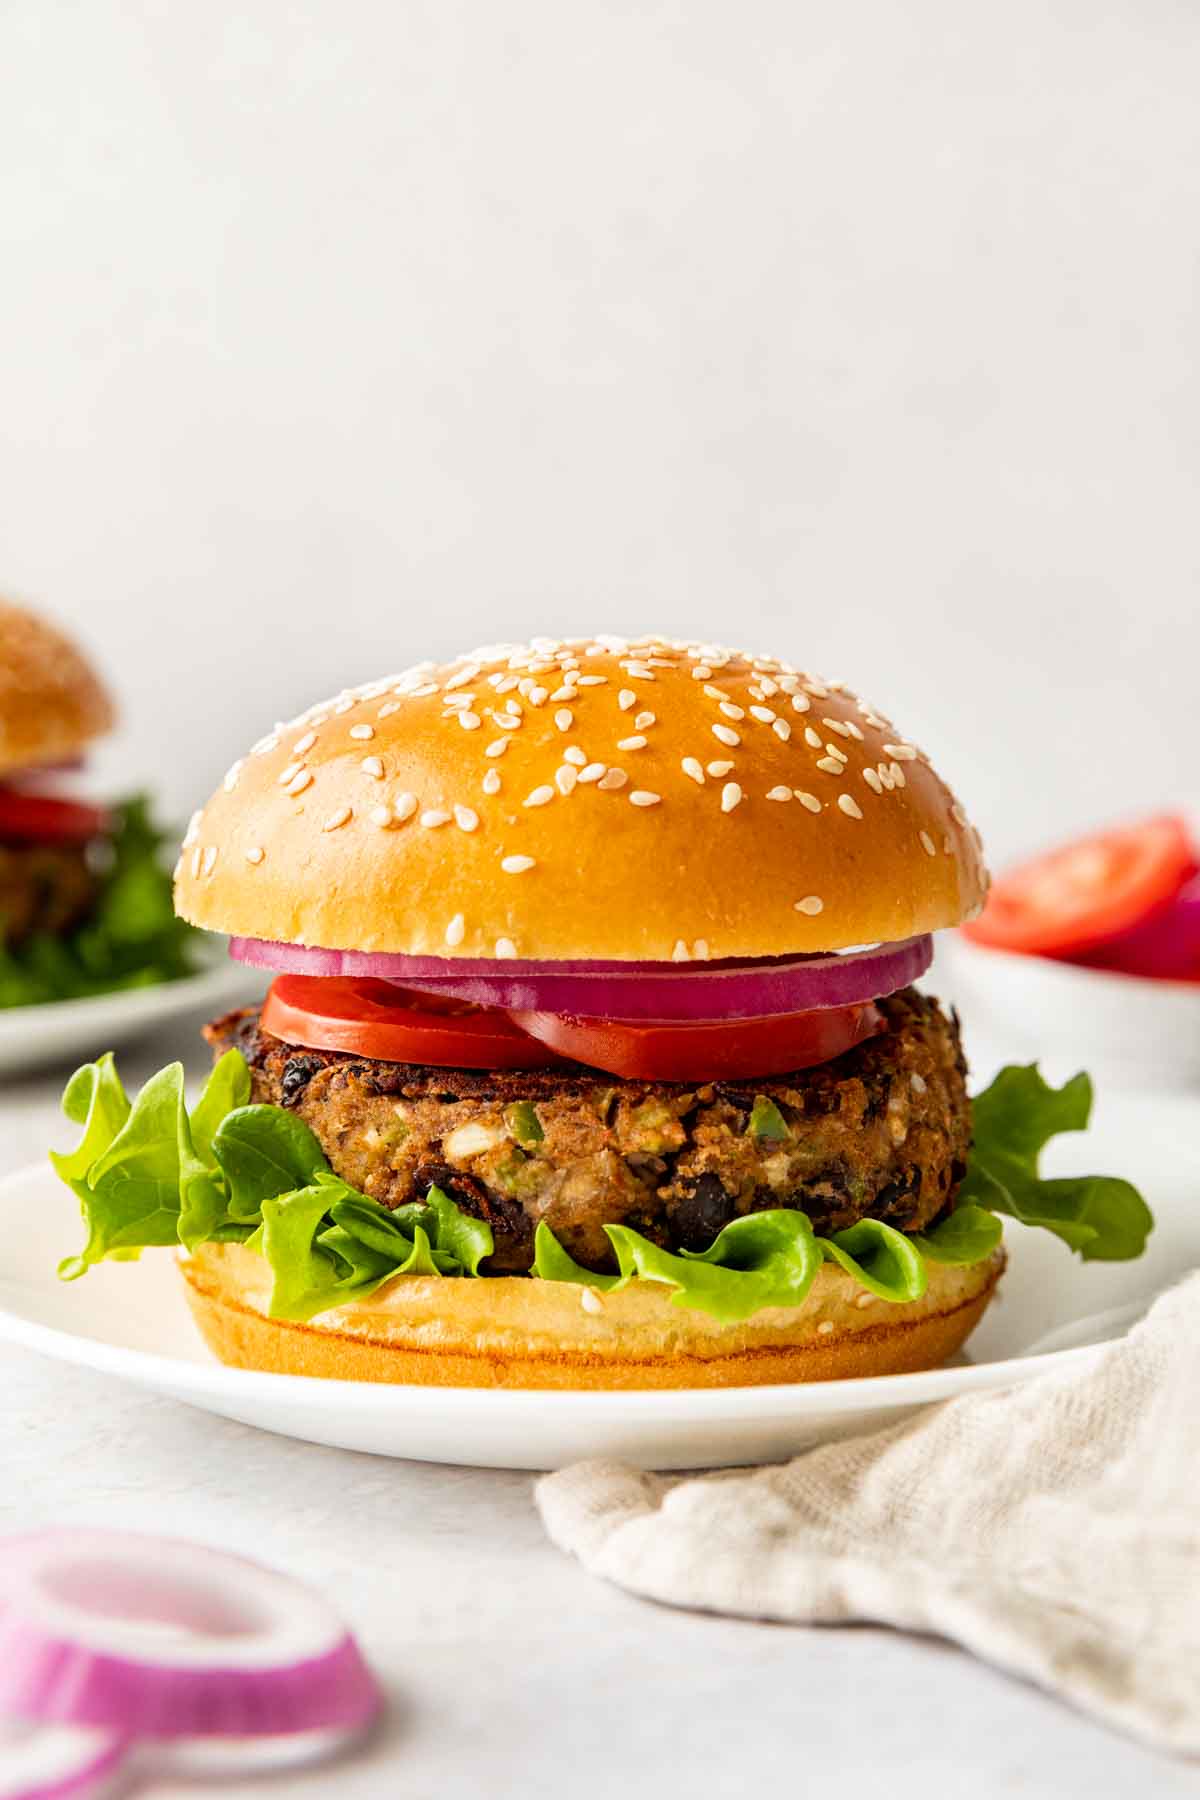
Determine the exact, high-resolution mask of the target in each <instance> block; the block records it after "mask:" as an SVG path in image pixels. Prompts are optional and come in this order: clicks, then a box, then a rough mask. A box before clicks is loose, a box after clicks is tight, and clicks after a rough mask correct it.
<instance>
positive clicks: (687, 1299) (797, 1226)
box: [533, 1207, 821, 1324]
mask: <svg viewBox="0 0 1200 1800" xmlns="http://www.w3.org/2000/svg"><path fill="white" fill-rule="evenodd" d="M604 1230H605V1233H606V1235H607V1237H608V1239H609V1242H610V1243H611V1244H612V1247H613V1249H614V1250H615V1251H616V1254H617V1266H618V1268H619V1269H620V1274H619V1275H596V1274H593V1273H592V1271H591V1270H590V1269H584V1268H582V1267H581V1266H580V1265H579V1264H578V1263H577V1262H575V1261H574V1259H573V1258H572V1257H571V1256H569V1255H568V1253H567V1252H566V1251H565V1250H564V1249H563V1247H562V1245H561V1244H560V1243H559V1242H558V1239H557V1238H556V1237H555V1236H554V1234H553V1232H552V1231H551V1230H550V1228H549V1226H548V1225H546V1224H545V1223H544V1222H543V1223H542V1224H539V1226H538V1228H537V1232H536V1234H535V1243H534V1265H533V1268H534V1274H535V1275H540V1276H541V1277H542V1279H543V1280H546V1281H581V1282H583V1283H585V1284H586V1285H587V1286H589V1287H595V1288H600V1289H602V1290H604V1291H608V1290H611V1289H613V1288H620V1287H624V1286H625V1284H626V1283H627V1282H630V1281H633V1280H640V1281H659V1282H662V1283H663V1285H664V1286H666V1287H670V1288H673V1289H674V1292H673V1293H672V1295H671V1302H672V1305H674V1306H690V1307H695V1308H697V1309H698V1310H699V1311H700V1312H706V1313H709V1314H710V1315H711V1316H712V1317H713V1318H714V1319H720V1320H721V1321H722V1323H724V1324H733V1323H734V1322H735V1321H737V1320H741V1319H748V1318H749V1317H750V1316H751V1314H752V1313H756V1312H761V1310H762V1309H763V1307H766V1306H799V1304H800V1302H801V1301H802V1300H803V1299H804V1296H805V1295H806V1294H807V1292H808V1290H809V1288H810V1287H811V1286H812V1284H813V1282H814V1281H815V1279H816V1276H817V1271H818V1269H819V1268H820V1267H821V1251H820V1248H819V1247H818V1244H817V1240H816V1238H815V1237H814V1236H813V1228H812V1226H811V1224H810V1223H809V1220H808V1216H807V1214H805V1213H802V1212H795V1211H793V1210H792V1209H791V1208H787V1207H776V1208H772V1209H771V1210H770V1211H767V1212H758V1213H747V1214H746V1216H745V1218H742V1219H734V1220H733V1221H732V1222H731V1223H730V1224H728V1225H726V1226H725V1228H724V1230H723V1231H721V1232H720V1233H719V1234H718V1235H717V1237H716V1238H715V1239H714V1240H713V1242H712V1243H711V1244H710V1245H709V1247H708V1249H707V1250H701V1251H689V1250H684V1251H683V1252H681V1254H679V1255H678V1256H677V1255H675V1254H674V1253H673V1252H672V1251H670V1250H662V1249H660V1248H659V1246H658V1245H657V1244H652V1243H651V1242H650V1240H649V1239H648V1238H645V1237H643V1236H642V1234H641V1232H639V1231H633V1230H631V1228H630V1227H629V1226H628V1225H606V1226H605V1227H604Z"/></svg>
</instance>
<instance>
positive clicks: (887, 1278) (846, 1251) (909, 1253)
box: [817, 1219, 928, 1302]
mask: <svg viewBox="0 0 1200 1800" xmlns="http://www.w3.org/2000/svg"><path fill="white" fill-rule="evenodd" d="M817 1242H818V1243H819V1244H820V1246H821V1254H822V1255H823V1256H824V1257H825V1259H826V1261H827V1262H835V1263H838V1264H840V1266H841V1267H842V1268H843V1269H845V1271H846V1273H847V1275H853V1277H854V1279H855V1280H856V1281H857V1282H859V1283H860V1284H861V1285H862V1286H863V1287H865V1288H869V1289H870V1290H871V1292H872V1293H873V1294H878V1295H879V1298H880V1299H881V1300H893V1301H897V1302H903V1301H907V1300H919V1299H920V1298H921V1295H922V1294H923V1293H924V1292H925V1288H926V1284H927V1281H928V1276H927V1274H926V1271H925V1259H924V1257H923V1256H922V1255H921V1252H920V1251H919V1250H918V1249H917V1247H916V1245H915V1244H914V1243H913V1241H912V1239H911V1237H906V1236H905V1235H904V1233H903V1232H902V1231H897V1230H896V1228H895V1226H893V1225H885V1224H884V1223H883V1220H882V1219H859V1220H858V1222H857V1224H854V1225H851V1226H849V1227H848V1228H847V1229H846V1230H845V1231H835V1232H834V1234H833V1236H832V1237H828V1238H818V1239H817Z"/></svg>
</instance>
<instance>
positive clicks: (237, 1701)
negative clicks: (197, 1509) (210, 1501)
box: [0, 1530, 380, 1740]
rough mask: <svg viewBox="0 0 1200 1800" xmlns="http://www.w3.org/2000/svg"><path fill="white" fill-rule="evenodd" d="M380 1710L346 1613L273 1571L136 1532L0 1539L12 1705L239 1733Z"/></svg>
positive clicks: (68, 1717) (68, 1720)
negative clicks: (346, 1622) (344, 1617)
mask: <svg viewBox="0 0 1200 1800" xmlns="http://www.w3.org/2000/svg"><path fill="white" fill-rule="evenodd" d="M164 1627H167V1628H168V1629H166V1630H164ZM379 1704H380V1695H379V1690H378V1688H377V1686H376V1684H375V1681H374V1679H373V1677H372V1675H371V1673H370V1671H369V1670H368V1668H367V1666H366V1664H365V1663H364V1662H363V1659H362V1656H361V1655H360V1653H359V1650H358V1646H357V1645H356V1644H355V1642H354V1639H353V1638H352V1637H351V1635H350V1633H349V1632H348V1631H347V1629H346V1627H345V1625H344V1624H343V1623H342V1621H341V1619H340V1618H339V1617H338V1615H337V1614H336V1613H335V1612H334V1610H333V1608H332V1607H330V1606H329V1605H328V1604H327V1602H326V1601H325V1600H324V1599H323V1598H322V1597H321V1596H320V1595H319V1594H317V1593H315V1592H313V1590H312V1589H310V1588H308V1587H306V1586H305V1585H304V1584H303V1583H302V1582H298V1581H295V1580H293V1579H292V1578H291V1577H290V1576H287V1575H283V1574H281V1573H279V1572H277V1571H276V1570H274V1569H269V1568H265V1567H264V1566H262V1565H261V1564H259V1563H255V1562H251V1561H249V1560H248V1559H247V1558H245V1557H241V1556H234V1555H232V1554H230V1553H228V1552H226V1551H222V1550H213V1549H210V1548H208V1547H206V1546H204V1545H199V1544H187V1543H183V1542H180V1541H177V1540H175V1539H170V1538H157V1537H143V1536H141V1535H139V1534H137V1533H134V1532H121V1531H74V1530H72V1531H66V1530H59V1531H44V1532H39V1533H36V1534H33V1535H30V1536H23V1537H16V1538H9V1539H6V1540H5V1541H3V1542H2V1543H0V1714H6V1715H15V1716H17V1717H19V1718H22V1719H26V1720H30V1721H33V1722H36V1723H40V1724H44V1725H50V1724H61V1725H70V1726H81V1727H82V1726H87V1727H94V1728H100V1729H103V1730H105V1731H109V1732H115V1733H119V1734H121V1735H122V1736H123V1737H124V1738H126V1739H129V1740H133V1739H145V1738H154V1739H159V1740H163V1739H181V1738H188V1739H190V1738H207V1739H211V1738H221V1739H229V1738H249V1737H255V1738H257V1737H260V1736H263V1737H275V1736H277V1735H278V1736H283V1735H288V1734H303V1735H305V1736H310V1735H311V1734H312V1733H314V1732H320V1731H326V1732H339V1733H344V1734H347V1735H350V1734H353V1733H355V1732H357V1731H359V1730H361V1729H362V1728H363V1727H364V1726H365V1725H367V1724H369V1722H370V1721H371V1719H372V1718H373V1717H374V1716H375V1713H376V1712H377V1711H378V1708H379Z"/></svg>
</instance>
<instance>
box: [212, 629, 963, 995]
mask: <svg viewBox="0 0 1200 1800" xmlns="http://www.w3.org/2000/svg"><path fill="white" fill-rule="evenodd" d="M500 717H507V718H509V719H510V720H515V721H517V724H516V725H515V727H510V728H509V729H505V728H503V727H502V725H501V724H500V723H498V719H499V718H500ZM810 737H811V738H812V739H815V742H813V741H810ZM489 752H490V753H489ZM722 765H726V766H724V767H723V766H722ZM689 771H690V772H689ZM772 796H774V797H772ZM513 858H516V859H518V860H517V861H516V862H512V861H510V860H509V859H513ZM526 859H527V860H526ZM986 887H987V877H986V874H985V871H984V868H983V863H982V861H981V858H980V851H979V841H978V837H977V835H976V834H975V833H974V831H973V830H972V829H971V827H970V826H969V825H968V823H967V819H966V815H965V813H964V812H963V811H962V808H961V807H960V806H959V805H958V804H957V802H956V801H955V799H954V796H953V794H952V793H951V792H950V790H949V789H948V788H947V787H946V785H945V784H944V782H942V781H941V780H940V779H939V777H938V776H937V775H936V774H935V773H934V771H933V770H932V769H931V768H930V766H929V764H928V762H927V761H926V760H925V758H924V756H923V755H922V754H921V753H920V752H919V751H918V750H916V749H915V748H914V747H913V746H912V745H910V744H908V743H907V742H906V741H905V739H904V737H903V734H902V733H901V732H900V731H899V730H898V729H897V728H896V727H894V726H893V725H892V724H891V723H890V722H889V721H888V720H886V719H885V718H884V717H883V716H882V715H881V714H878V713H875V712H873V711H872V710H871V708H870V707H868V706H866V705H865V704H863V703H860V702H859V701H858V700H857V699H856V698H855V696H853V695H852V694H850V693H849V692H848V691H846V690H845V689H843V688H841V687H838V688H837V689H832V688H830V687H829V685H828V684H827V683H825V682H822V681H819V680H817V679H816V678H814V677H812V676H809V675H807V674H803V673H801V672H799V671H797V670H795V669H793V668H791V667H790V666H789V665H785V664H781V663H779V662H778V661H776V660H774V659H772V658H756V659H754V660H751V659H749V658H748V657H747V656H746V655H744V654H742V653H740V652H726V651H718V650H717V649H715V648H714V647H713V646H711V645H710V646H701V645H680V644H669V643H665V642H663V641H662V640H646V639H639V640H637V642H636V645H629V646H625V647H621V646H619V645H616V644H614V643H613V641H612V640H608V641H606V644H604V645H600V644H596V643H589V642H588V640H586V639H578V640H574V641H573V642H571V643H569V644H568V643H562V644H558V645H555V646H553V647H551V645H550V644H549V643H548V641H547V640H543V639H538V640H535V644H534V645H533V646H532V647H512V646H501V647H499V648H494V649H492V650H490V651H487V652H478V653H476V654H475V655H474V656H472V657H461V658H459V659H458V660H457V661H455V662H453V663H446V664H443V665H440V666H437V667H434V666H432V665H422V666H421V667H419V668H418V669H417V670H415V671H411V672H410V673H409V674H408V675H407V676H391V677H388V678H387V679H386V680H384V681H377V682H374V683H372V684H371V685H370V686H368V687H366V688H360V689H356V690H355V691H354V692H353V693H352V694H346V695H343V696H341V697H339V698H338V699H336V700H333V701H330V702H327V703H325V704H324V705H321V706H317V707H313V708H311V709H310V711H309V712H308V713H306V714H304V715H302V716H301V717H300V718H299V719H296V720H293V721H292V723H291V724H289V725H287V726H283V727H278V728H277V729H276V730H275V731H274V732H272V733H271V734H270V735H269V736H268V737H267V738H265V739H262V740H260V742H259V744H257V745H256V746H255V748H254V750H253V751H252V752H251V753H250V754H248V755H247V756H246V757H245V758H244V759H243V760H242V761H240V762H238V763H235V764H234V766H233V768H232V769H231V770H230V772H229V775H228V776H227V777H226V781H225V784H224V785H223V787H222V788H221V789H219V790H218V792H217V793H216V794H215V795H214V796H213V798H212V799H211V800H210V801H209V803H208V805H207V806H206V807H205V808H204V810H203V812H201V813H198V814H197V815H196V817H195V818H194V820H193V822H192V827H191V829H190V831H189V833H188V837H187V840H186V843H185V851H184V856H183V858H182V861H181V863H180V867H179V875H178V881H177V885H176V905H177V906H178V909H179V911H180V912H181V913H182V915H183V917H184V918H185V919H190V920H191V921H192V923H193V924H196V925H201V926H207V927H209V928H210V929H212V930H216V931H226V932H230V933H232V934H234V935H236V936H245V937H257V938H270V939H282V940H284V941H286V942H288V943H297V944H311V945H320V946H324V947H326V948H330V949H350V950H363V951H390V952H400V953H405V954H408V955H424V956H443V957H446V956H450V957H454V956H461V957H495V956H516V957H520V958H523V959H526V960H541V959H558V958H580V959H588V958H591V959H616V960H644V961H667V960H670V959H671V958H673V957H674V958H676V959H678V960H682V959H683V958H685V957H692V958H699V959H704V958H706V957H727V956H734V957H741V956H767V955H780V954H786V953H788V952H794V951H819V950H834V949H839V948H842V947H844V946H846V945H850V944H862V943H874V942H877V941H881V942H891V941H894V940H897V939H900V938H906V937H910V936H912V935H914V934H915V933H918V932H927V931H933V930H936V929H937V928H938V927H940V926H945V925H956V924H958V923H959V922H960V921H961V920H962V919H964V918H966V917H968V916H970V915H972V914H973V913H974V912H975V911H976V910H977V909H978V908H979V907H980V906H981V905H982V903H983V898H984V894H985V892H986Z"/></svg>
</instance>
